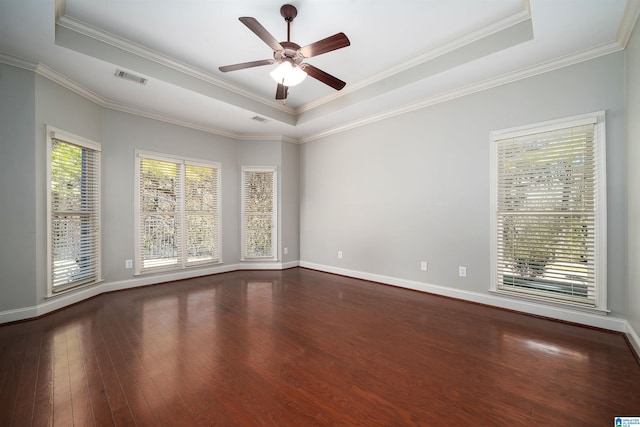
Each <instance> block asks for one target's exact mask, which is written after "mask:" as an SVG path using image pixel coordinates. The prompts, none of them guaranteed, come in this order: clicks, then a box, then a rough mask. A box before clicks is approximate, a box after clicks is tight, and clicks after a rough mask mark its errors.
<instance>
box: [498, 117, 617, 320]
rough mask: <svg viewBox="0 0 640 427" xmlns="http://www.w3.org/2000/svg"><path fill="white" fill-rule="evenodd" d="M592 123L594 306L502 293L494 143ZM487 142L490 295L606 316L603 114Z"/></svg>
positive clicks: (505, 132) (507, 132) (522, 129)
mask: <svg viewBox="0 0 640 427" xmlns="http://www.w3.org/2000/svg"><path fill="white" fill-rule="evenodd" d="M589 123H592V124H594V142H593V144H594V159H595V162H596V166H595V169H596V170H595V181H596V182H595V183H594V193H595V204H594V212H593V213H594V244H595V246H594V250H593V252H594V261H593V266H594V269H595V274H594V291H595V296H594V304H593V305H589V304H585V303H579V302H572V301H562V300H561V299H555V298H553V297H551V296H546V297H545V296H543V295H536V294H531V293H528V292H517V291H515V290H510V291H507V290H503V289H500V288H499V272H498V238H499V236H498V202H499V200H498V141H501V140H505V139H508V138H517V137H523V136H528V135H535V134H541V133H544V132H550V131H555V130H560V129H566V128H572V127H577V126H581V125H585V124H589ZM490 142H491V156H490V157H491V164H490V169H491V184H490V185H491V192H490V206H491V215H490V218H491V285H490V289H489V290H490V292H493V293H496V294H500V295H501V296H509V297H514V298H520V299H525V300H531V301H536V302H542V303H546V304H549V305H557V306H563V307H571V308H575V309H579V310H585V311H593V312H598V313H601V314H602V313H606V312H608V309H607V192H606V177H607V174H606V126H605V112H604V111H598V112H593V113H588V114H581V115H577V116H572V117H567V118H560V119H555V120H550V121H545V122H540V123H534V124H528V125H524V126H518V127H513V128H508V129H502V130H497V131H492V132H491V134H490Z"/></svg>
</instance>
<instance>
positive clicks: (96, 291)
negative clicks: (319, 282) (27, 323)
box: [0, 261, 299, 325]
mask: <svg viewBox="0 0 640 427" xmlns="http://www.w3.org/2000/svg"><path fill="white" fill-rule="evenodd" d="M298 265H299V262H298V261H290V262H286V263H280V262H269V263H267V262H263V263H261V262H247V263H245V262H242V263H238V264H229V265H217V266H215V267H208V268H201V269H197V270H181V271H177V272H172V273H162V274H153V275H145V276H136V277H134V278H131V279H127V280H119V281H115V282H102V283H99V284H96V285H93V286H88V287H86V288H82V289H78V290H75V291H71V292H67V293H64V294H62V295H57V296H54V297H51V298H48V299H47V300H46V301H44V302H43V303H41V304H38V305H36V306H31V307H24V308H19V309H15V310H6V311H2V312H0V325H1V324H3V323H8V322H16V321H20V320H27V319H31V318H34V317H39V316H42V315H45V314H47V313H51V312H52V311H56V310H59V309H61V308H64V307H67V306H69V305H71V304H75V303H78V302H80V301H84V300H86V299H89V298H92V297H95V296H97V295H100V294H103V293H105V292H113V291H120V290H124V289H131V288H138V287H140V286H147V285H154V284H157V283H163V282H171V281H174V280H183V279H190V278H192V277H199V276H208V275H211V274H219V273H228V272H231V271H238V270H284V269H287V268H292V267H297V266H298Z"/></svg>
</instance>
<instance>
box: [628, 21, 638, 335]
mask: <svg viewBox="0 0 640 427" xmlns="http://www.w3.org/2000/svg"><path fill="white" fill-rule="evenodd" d="M626 65H627V70H626V71H627V73H626V74H627V82H626V83H627V117H628V120H627V122H628V127H627V149H628V157H627V163H628V170H627V173H628V178H627V179H628V188H627V205H628V218H627V220H628V226H629V232H628V239H629V242H628V243H629V246H628V248H629V251H628V253H627V256H628V263H629V269H628V275H629V277H628V282H629V289H628V296H627V310H628V312H627V320H628V321H629V324H630V325H631V326H632V327H633V329H634V330H635V332H636V334H640V262H638V260H640V168H639V167H638V163H639V162H640V21H639V22H636V26H635V28H634V30H633V33H632V35H631V40H630V41H629V44H628V45H627V51H626Z"/></svg>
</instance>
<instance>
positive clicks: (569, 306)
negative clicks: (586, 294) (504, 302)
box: [489, 289, 611, 316]
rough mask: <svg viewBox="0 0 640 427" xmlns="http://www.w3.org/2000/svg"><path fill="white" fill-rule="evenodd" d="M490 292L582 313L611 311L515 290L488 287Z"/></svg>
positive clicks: (604, 313) (601, 314) (600, 313)
mask: <svg viewBox="0 0 640 427" xmlns="http://www.w3.org/2000/svg"><path fill="white" fill-rule="evenodd" d="M489 292H490V293H492V294H494V295H498V296H501V297H506V298H512V299H516V300H520V301H524V302H529V303H535V304H540V305H544V306H549V307H558V308H565V309H570V310H575V311H581V312H584V313H591V314H597V315H600V316H606V315H607V314H609V313H610V312H611V310H608V309H606V308H604V309H603V308H598V307H588V306H585V305H583V304H577V303H575V304H574V303H571V302H561V301H556V300H552V299H547V298H544V297H536V296H532V295H524V294H517V293H515V292H508V291H500V290H495V289H490V290H489Z"/></svg>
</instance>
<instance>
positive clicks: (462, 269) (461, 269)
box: [458, 267, 467, 277]
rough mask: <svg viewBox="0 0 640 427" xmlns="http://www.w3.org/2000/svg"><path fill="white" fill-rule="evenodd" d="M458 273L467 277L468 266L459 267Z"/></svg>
mask: <svg viewBox="0 0 640 427" xmlns="http://www.w3.org/2000/svg"><path fill="white" fill-rule="evenodd" d="M458 275H460V277H467V267H458Z"/></svg>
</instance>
